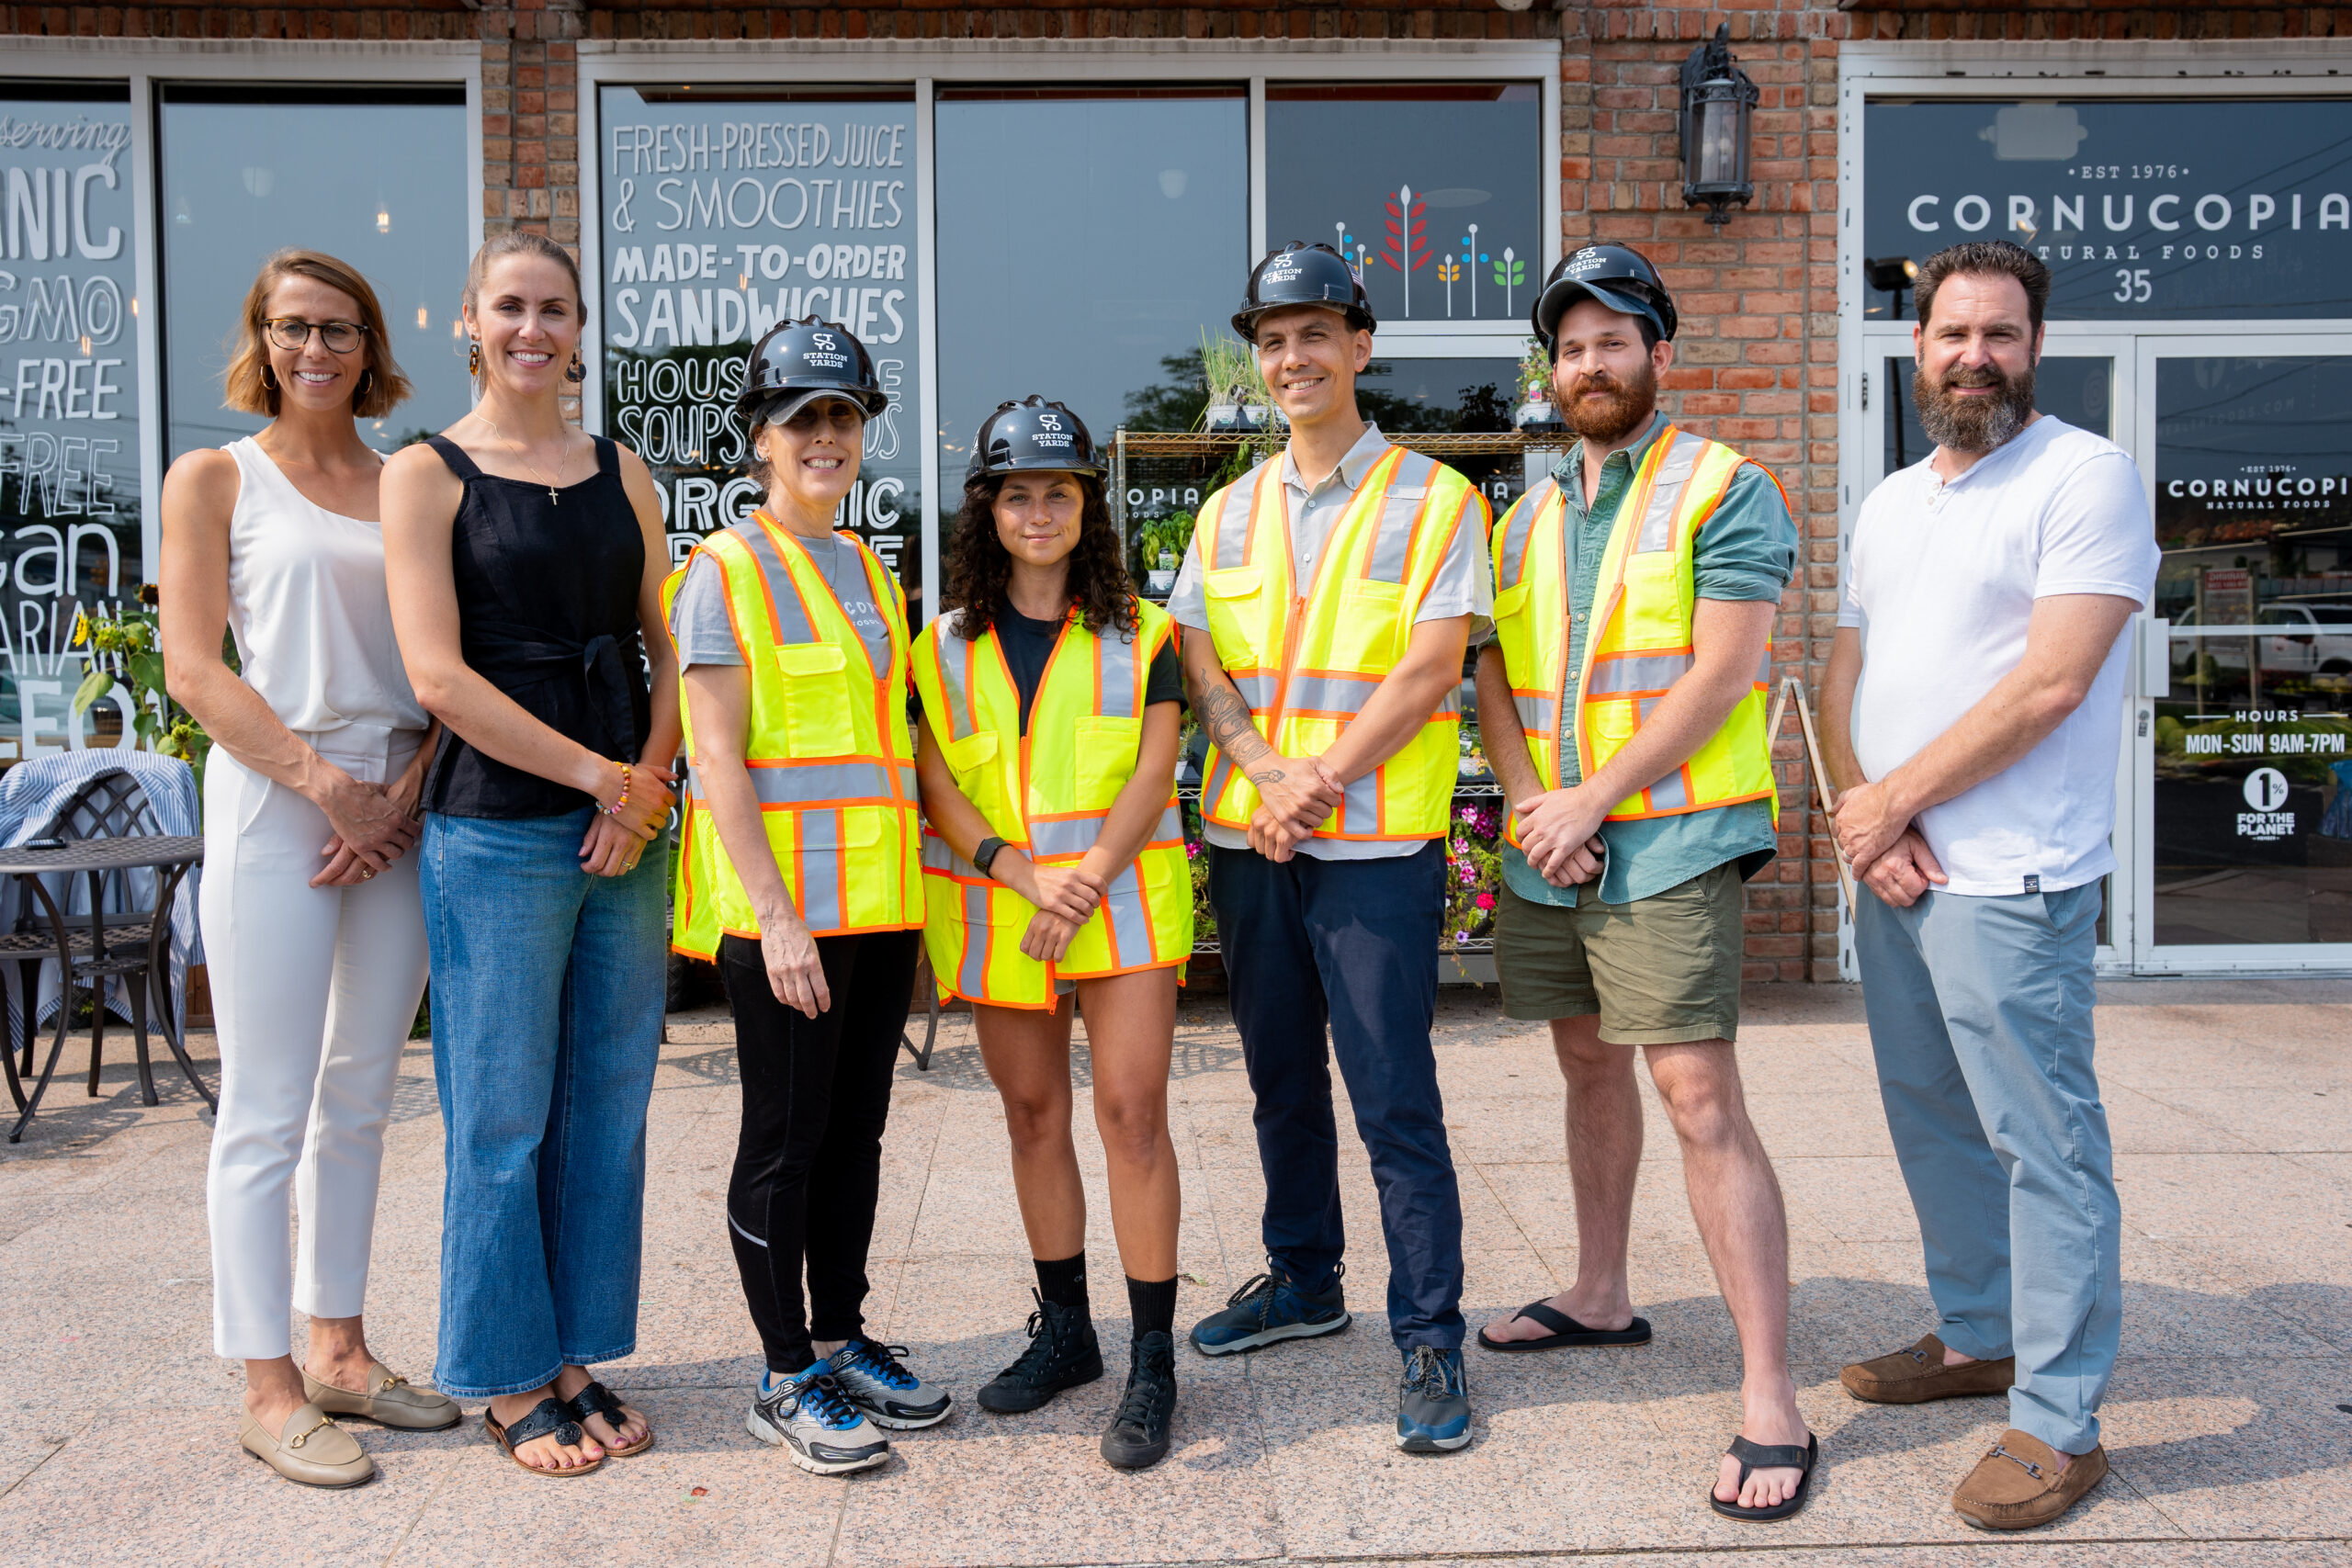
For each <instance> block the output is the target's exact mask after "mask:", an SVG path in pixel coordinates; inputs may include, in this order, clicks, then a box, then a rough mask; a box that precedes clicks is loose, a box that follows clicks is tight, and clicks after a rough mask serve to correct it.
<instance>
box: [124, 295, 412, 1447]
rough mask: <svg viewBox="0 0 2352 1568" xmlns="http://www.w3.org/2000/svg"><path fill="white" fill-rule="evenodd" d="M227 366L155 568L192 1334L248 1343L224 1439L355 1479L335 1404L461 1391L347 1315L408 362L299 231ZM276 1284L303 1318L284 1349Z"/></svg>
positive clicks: (392, 783) (361, 1223)
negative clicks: (185, 960)
mask: <svg viewBox="0 0 2352 1568" xmlns="http://www.w3.org/2000/svg"><path fill="white" fill-rule="evenodd" d="M226 383H227V384H226V391H227V399H226V401H227V404H228V406H229V407H231V408H233V409H240V410H243V411H244V412H250V413H266V414H268V415H270V416H271V423H270V424H269V426H268V427H267V428H266V429H265V430H263V431H262V432H261V434H259V435H256V436H253V437H251V438H249V439H246V440H242V441H235V442H232V443H231V444H230V445H229V446H225V447H222V448H220V449H219V450H217V451H213V450H207V451H200V452H191V453H189V454H187V456H186V457H182V458H181V459H180V460H179V461H178V462H176V463H175V464H173V465H172V470H171V473H170V474H169V476H168V477H166V478H165V479H164V507H163V538H164V552H163V553H164V563H163V576H162V588H163V595H162V604H163V615H162V622H163V642H164V667H165V671H166V675H167V679H168V682H169V685H170V688H171V693H172V695H173V697H174V698H175V699H176V700H177V701H178V702H179V703H180V704H182V705H184V706H186V707H187V710H188V711H189V712H190V713H192V714H194V715H195V716H196V717H197V720H198V722H199V723H201V724H202V725H203V726H204V728H205V729H206V731H207V732H208V733H209V734H210V736H211V737H212V740H213V748H212V751H211V755H210V758H209V761H208V764H207V766H206V770H205V779H204V837H205V846H204V851H205V852H204V862H205V863H204V882H203V892H202V897H201V900H200V910H201V914H202V919H203V923H204V945H205V952H206V955H207V958H208V960H209V965H210V976H211V982H212V1005H213V1018H214V1021H215V1025H216V1027H217V1029H218V1032H219V1036H220V1119H219V1122H218V1124H217V1125H216V1127H215V1128H214V1130H213V1134H212V1166H211V1173H210V1179H209V1185H208V1198H209V1208H210V1213H211V1221H212V1280H213V1285H212V1301H213V1348H214V1350H215V1351H216V1352H217V1353H218V1354H220V1355H222V1356H230V1357H235V1358H239V1359H243V1361H244V1363H245V1414H244V1418H243V1421H242V1422H241V1423H240V1427H239V1433H238V1436H239V1439H240V1441H241V1442H242V1443H243V1447H244V1448H245V1449H246V1450H249V1451H251V1452H252V1453H253V1454H254V1455H255V1456H256V1457H257V1458H259V1459H261V1460H262V1461H264V1462H266V1463H267V1464H269V1465H270V1466H271V1467H272V1468H273V1469H275V1470H277V1472H278V1473H279V1474H281V1475H284V1476H286V1477H287V1478H288V1479H289V1480H292V1481H299V1482H301V1483H306V1484H308V1485H312V1486H352V1485H356V1484H358V1483H361V1482H364V1481H366V1480H368V1479H369V1478H370V1477H371V1476H373V1475H374V1474H375V1472H376V1467H375V1461H372V1460H371V1459H369V1458H368V1455H367V1453H366V1452H365V1451H364V1450H362V1449H361V1448H360V1447H359V1445H358V1443H357V1442H356V1441H355V1440H354V1439H353V1438H351V1437H350V1435H349V1434H347V1433H345V1431H343V1429H342V1428H341V1427H337V1426H336V1425H335V1424H334V1420H333V1419H332V1418H333V1417H334V1416H338V1415H344V1416H367V1417H368V1418H370V1419H372V1420H375V1421H378V1422H380V1423H382V1424H383V1425H385V1426H390V1427H408V1428H429V1427H448V1426H452V1425H455V1424H456V1422H457V1420H458V1406H457V1404H455V1403H454V1402H453V1401H451V1400H449V1399H447V1398H446V1397H444V1396H443V1395H441V1394H439V1393H432V1392H430V1391H427V1390H423V1389H418V1388H413V1387H412V1386H410V1385H409V1384H408V1383H407V1382H405V1381H404V1380H402V1379H401V1378H400V1377H399V1375H398V1374H396V1373H394V1372H391V1371H388V1370H387V1369H386V1368H385V1367H384V1365H383V1364H382V1363H381V1362H379V1361H378V1360H377V1359H376V1358H375V1356H374V1354H373V1353H372V1352H370V1351H369V1349H368V1342H367V1337H366V1336H365V1334H364V1333H363V1332H362V1330H361V1325H360V1308H361V1304H362V1302H363V1300H364V1298H365V1296H366V1294H367V1290H368V1247H369V1243H370V1241H371V1239H372V1236H373V1234H374V1228H375V1221H376V1186H377V1176H378V1173H379V1169H380V1168H381V1166H382V1163H383V1150H384V1124H385V1122H386V1121H387V1120H388V1119H389V1116H390V1111H391V1101H392V1085H393V1081H394V1079H395V1077H397V1076H398V1073H399V1068H400V1055H401V1043H402V1042H403V1041H405V1040H406V1039H407V1038H408V1032H409V1027H410V1025H411V1023H412V1022H413V1021H414V1019H415V1017H416V1005H417V1001H418V999H419V998H420V997H422V995H423V994H424V971H425V944H424V912H423V908H422V905H421V904H420V902H419V900H418V896H417V877H416V857H415V856H414V855H413V854H412V853H410V850H411V849H412V848H413V846H414V844H415V842H416V837H417V831H418V826H417V822H416V819H415V816H414V812H415V808H416V800H417V792H418V790H419V788H420V786H421V785H422V784H423V781H424V767H425V762H426V761H427V759H428V757H429V756H430V750H431V749H430V747H429V746H428V745H427V744H426V742H427V740H428V739H429V732H430V730H431V728H432V727H431V723H430V720H429V717H428V716H427V715H426V714H425V712H424V708H423V707H422V706H420V705H418V703H417V701H416V698H415V695H414V694H413V693H412V692H411V691H410V690H409V683H408V677H407V675H406V673H405V671H403V669H402V666H401V653H400V646H399V644H398V643H396V642H395V641H394V640H393V637H392V617H391V606H390V603H389V601H388V600H387V598H386V596H385V591H384V539H383V530H382V527H381V525H380V524H379V521H378V513H377V504H376V497H377V487H378V480H379V476H380V474H381V472H382V468H383V459H382V458H381V457H379V456H378V455H377V454H376V453H375V452H373V451H372V450H370V449H369V448H368V446H367V444H366V443H365V442H363V441H361V440H360V438H359V431H358V427H357V423H356V420H357V418H359V417H362V416H365V417H371V418H372V417H378V416H380V415H382V414H385V413H388V412H390V410H391V409H392V407H393V406H394V405H395V404H397V403H399V402H400V401H401V400H402V399H403V398H405V397H406V396H407V395H408V391H409V384H408V382H407V380H406V379H405V378H403V377H402V376H401V372H400V367H398V366H397V365H395V364H394V363H393V361H392V355H391V344H390V336H389V334H388V333H387V332H386V330H385V325H384V314H383V310H382V308H381V307H380V306H379V305H378V304H377V302H376V294H375V290H373V289H372V288H369V287H368V281H367V279H365V278H364V277H362V276H359V274H358V273H357V272H356V271H355V270H354V269H352V268H351V267H349V266H346V265H344V264H343V263H342V262H339V261H336V260H335V259H334V257H332V256H326V255H322V254H318V253H317V252H314V251H299V250H286V251H280V252H278V253H277V254H275V255H273V256H271V257H270V258H269V259H268V260H267V261H266V262H265V263H263V264H262V269H261V275H260V276H258V277H256V278H255V279H254V286H253V288H252V289H251V290H250V291H249V292H248V293H247V294H246V296H245V306H244V316H243V321H242V322H241V323H240V325H239V329H238V341H237V346H236V350H235V353H234V354H233V355H232V358H231V360H230V363H229V368H228V373H227V377H226ZM224 626H225V627H226V628H227V629H228V630H229V631H231V632H232V633H233V634H234V635H235V637H236V647H237V660H238V664H239V666H240V671H241V673H240V671H231V670H230V668H229V667H228V665H227V663H226V662H225V661H224V660H223V659H222V656H221V647H220V644H221V633H222V629H223V627H224ZM289 1186H290V1187H291V1188H292V1189H293V1192H294V1199H295V1202H296V1205H297V1206H298V1207H299V1209H300V1219H301V1224H300V1241H299V1244H298V1245H297V1246H296V1247H288V1238H287V1194H288V1187H289ZM296 1306H299V1307H300V1308H301V1309H302V1311H303V1312H304V1313H306V1314H309V1316H310V1320H311V1322H310V1354H309V1356H308V1357H307V1358H306V1364H305V1366H304V1367H303V1368H302V1369H300V1370H298V1369H297V1368H296V1367H295V1365H294V1362H293V1359H292V1358H291V1357H290V1356H289V1355H288V1349H289V1348H290V1346H291V1342H292V1334H293V1329H292V1312H291V1308H293V1307H296Z"/></svg>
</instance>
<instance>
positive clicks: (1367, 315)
mask: <svg viewBox="0 0 2352 1568" xmlns="http://www.w3.org/2000/svg"><path fill="white" fill-rule="evenodd" d="M1276 310H1329V311H1331V312H1333V313H1334V314H1336V315H1338V316H1340V317H1341V318H1342V319H1344V320H1345V321H1347V323H1348V325H1350V326H1351V327H1353V328H1355V329H1356V331H1358V332H1363V333H1372V332H1378V331H1379V330H1380V323H1379V322H1378V321H1374V319H1373V315H1372V312H1371V311H1369V310H1365V309H1364V308H1363V306H1361V305H1357V304H1353V303H1351V302H1350V301H1348V300H1345V299H1278V300H1275V301H1274V302H1273V303H1272V304H1269V305H1252V306H1250V307H1249V308H1248V309H1247V310H1236V311H1235V312H1234V313H1233V332H1234V335H1235V336H1237V337H1238V338H1239V339H1240V340H1241V341H1242V342H1244V343H1256V342H1257V341H1258V321H1259V318H1261V317H1262V316H1270V315H1272V314H1273V313H1274V312H1275V311H1276Z"/></svg>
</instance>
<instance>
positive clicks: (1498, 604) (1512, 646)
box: [1495, 582, 1535, 686]
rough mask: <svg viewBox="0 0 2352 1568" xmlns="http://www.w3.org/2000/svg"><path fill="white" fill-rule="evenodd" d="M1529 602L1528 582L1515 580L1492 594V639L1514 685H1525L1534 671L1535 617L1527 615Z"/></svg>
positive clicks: (1529, 606)
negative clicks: (1493, 611)
mask: <svg viewBox="0 0 2352 1568" xmlns="http://www.w3.org/2000/svg"><path fill="white" fill-rule="evenodd" d="M1533 603H1534V595H1533V585H1532V583H1526V582H1515V583H1513V584H1511V585H1510V587H1509V588H1505V589H1501V590H1499V591H1498V592H1497V593H1496V594H1495V641H1496V642H1497V643H1498V644H1500V645H1501V648H1502V650H1503V668H1504V669H1505V670H1506V671H1509V672H1510V683H1511V684H1512V685H1514V686H1524V685H1526V684H1528V683H1529V682H1530V681H1532V679H1533V678H1534V674H1535V617H1534V616H1533V615H1531V614H1529V610H1530V608H1531V607H1532V604H1533Z"/></svg>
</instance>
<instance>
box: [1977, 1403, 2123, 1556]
mask: <svg viewBox="0 0 2352 1568" xmlns="http://www.w3.org/2000/svg"><path fill="white" fill-rule="evenodd" d="M2058 1458H2059V1455H2058V1450H2055V1449H2053V1448H2052V1447H2051V1446H2050V1445H2049V1444H2048V1443H2045V1442H2043V1441H2042V1440H2041V1438H2036V1437H2032V1436H2030V1435H2029V1434H2027V1433H2024V1432H2020V1431H2018V1429H2017V1428H2016V1427H2010V1428H2009V1429H2008V1430H2007V1431H2006V1432H2004V1433H2002V1434H2001V1440H2000V1441H1999V1442H1997V1443H1996V1444H1994V1445H1993V1449H1992V1451H1991V1452H1990V1453H1987V1454H1986V1455H1985V1457H1984V1458H1983V1459H1981V1460H1978V1461H1976V1468H1975V1469H1974V1470H1972V1471H1970V1472H1968V1479H1967V1480H1965V1481H1963V1482H1962V1483H1960V1485H1959V1487H1958V1488H1957V1489H1956V1490H1955V1491H1954V1492H1953V1493H1952V1495H1951V1506H1952V1509H1953V1511H1954V1512H1956V1513H1958V1514H1959V1515H1960V1517H1962V1518H1963V1519H1966V1520H1967V1521H1968V1522H1969V1523H1970V1524H1972V1525H1974V1526H1975V1527H1976V1528H1977V1529H1981V1530H2030V1529H2033V1528H2034V1527H2035V1526H2036V1525H2046V1524H2048V1523H2049V1522H2050V1521H2051V1520H2052V1519H2054V1518H2056V1517H2058V1516H2059V1515H2061V1514H2063V1513H2064V1512H2065V1511H2066V1510H2067V1509H2069V1508H2071V1507H2073V1506H2075V1503H2076V1502H2077V1501H2079V1500H2080V1499H2081V1497H2082V1495H2083V1494H2084V1493H2086V1492H2088V1491H2089V1490H2090V1489H2091V1488H2092V1487H2094V1486H2096V1485H2098V1483H2100V1482H2102V1481H2104V1480H2106V1479H2107V1450H2106V1449H2105V1448H2104V1447H2100V1448H2096V1449H2093V1450H2091V1451H2090V1452H2088V1453H2086V1454H2076V1455H2075V1456H2074V1461H2073V1462H2072V1463H2070V1464H2068V1465H2067V1466H2066V1469H2065V1472H2064V1473H2063V1474H2061V1473H2060V1472H2059V1470H2058Z"/></svg>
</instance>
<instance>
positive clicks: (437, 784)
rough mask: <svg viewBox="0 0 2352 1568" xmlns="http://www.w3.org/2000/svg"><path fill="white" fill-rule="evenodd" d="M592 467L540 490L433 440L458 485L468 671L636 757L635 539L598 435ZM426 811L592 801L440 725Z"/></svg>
mask: <svg viewBox="0 0 2352 1568" xmlns="http://www.w3.org/2000/svg"><path fill="white" fill-rule="evenodd" d="M594 440H595V443H596V471H595V473H594V474H593V475H592V476H590V477H589V478H587V479H582V480H581V481H580V482H579V483H578V484H575V485H570V486H567V487H565V488H564V489H563V490H561V491H559V492H557V493H558V496H559V497H560V501H559V500H558V499H555V498H551V497H550V496H549V494H548V487H547V486H546V485H544V484H538V483H535V482H533V481H530V480H526V479H503V478H501V477H500V476H498V475H496V474H485V473H483V472H482V471H481V468H478V467H477V466H476V465H475V463H474V460H473V459H472V458H470V457H467V456H466V452H465V448H463V447H462V446H458V444H457V443H456V442H454V441H451V440H450V439H448V438H447V436H442V435H435V436H434V437H433V438H432V443H431V444H432V446H433V449H434V450H435V452H437V453H439V454H440V455H441V460H442V461H443V462H445V463H447V464H448V465H449V471H450V472H452V473H454V474H456V475H457V476H458V479H461V480H463V481H464V483H465V487H466V493H465V499H464V500H463V501H461V502H458V517H457V524H456V526H455V527H454V528H453V529H452V530H451V531H450V539H449V555H450V564H451V566H452V567H453V568H454V569H455V570H456V572H457V584H458V639H459V646H460V648H461V649H462V650H463V652H464V654H465V660H466V662H467V663H468V664H469V665H470V666H471V667H472V668H473V670H474V672H475V673H477V674H479V675H481V677H482V678H483V679H484V680H486V681H488V682H490V683H491V684H492V685H493V686H496V687H497V688H498V689H499V690H500V691H502V692H503V693H505V694H506V695H508V696H509V697H512V698H513V699H514V700H515V703H516V704H517V705H520V706H521V707H522V709H523V710H524V711H525V712H526V713H528V714H529V715H530V716H532V717H534V718H536V719H537V720H539V722H541V723H542V724H545V725H546V726H548V728H550V729H553V730H555V731H556V732H557V733H559V734H561V735H564V736H567V737H569V738H570V739H573V740H577V741H579V742H580V743H581V744H582V745H583V746H585V747H587V748H588V749H589V750H592V751H594V752H595V753H596V754H597V755H599V756H603V757H610V758H611V759H613V760H614V761H619V762H633V761H636V760H637V755H638V752H639V749H640V748H641V747H643V746H644V744H645V738H646V734H647V732H648V730H649V729H650V728H651V727H652V704H651V700H650V698H649V696H648V695H647V693H646V688H645V660H644V650H643V649H642V647H641V646H640V642H639V636H638V614H637V596H638V591H639V586H640V585H641V584H642V583H643V581H644V580H645V536H644V534H643V533H642V532H640V531H639V527H638V522H637V510H636V508H635V507H633V506H631V505H630V504H629V500H628V491H626V490H624V489H623V488H622V485H621V465H620V455H619V453H618V451H617V449H616V447H615V446H613V444H612V443H611V442H609V441H607V440H605V439H604V438H603V437H602V436H597V437H594ZM594 804H595V802H594V800H593V799H592V798H591V797H590V796H589V795H585V794H583V793H582V792H581V791H579V790H576V789H572V788H571V787H570V786H568V785H565V784H557V783H555V782H554V781H553V780H551V779H543V778H541V777H539V776H538V775H537V773H526V772H525V771H523V770H522V769H520V768H515V767H510V766H508V765H507V764H506V763H504V762H502V761H498V760H497V759H496V758H494V757H490V756H486V755H484V754H483V753H481V752H480V751H477V750H474V749H473V748H472V747H471V746H469V745H468V744H467V743H466V741H465V739H464V738H463V737H461V736H459V735H458V734H457V733H456V732H455V731H452V730H448V729H446V728H445V729H444V730H443V731H442V735H441V746H440V750H438V751H437V752H435V755H434V759H433V769H432V772H431V773H429V774H428V775H427V776H426V779H425V784H424V808H425V809H426V810H427V811H438V812H443V813H446V814H447V815H448V816H452V817H505V818H513V817H555V816H560V815H562V814H564V813H567V812H571V811H577V810H579V809H580V808H581V807H583V806H593V805H594Z"/></svg>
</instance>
